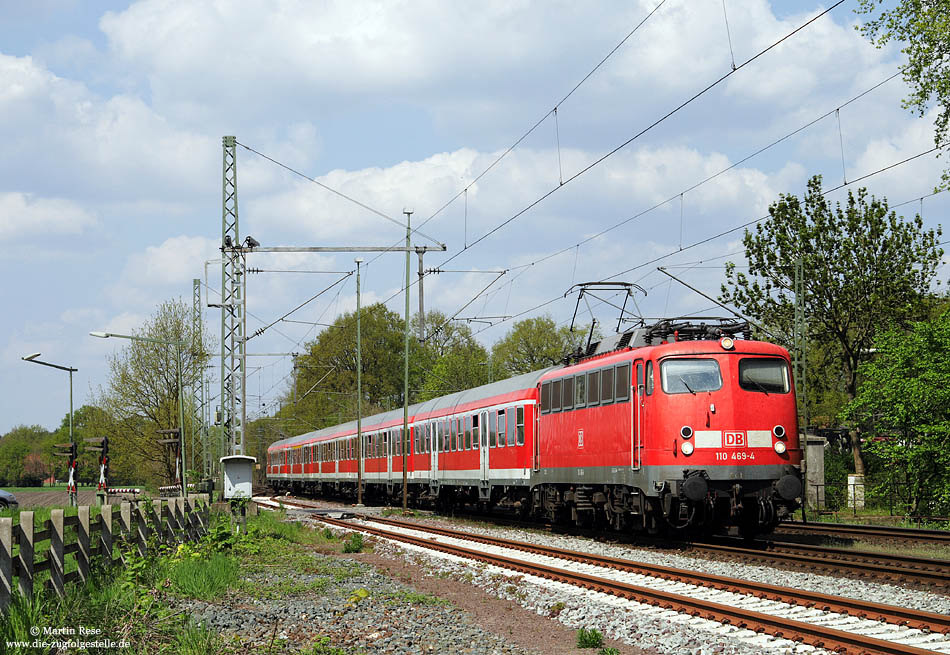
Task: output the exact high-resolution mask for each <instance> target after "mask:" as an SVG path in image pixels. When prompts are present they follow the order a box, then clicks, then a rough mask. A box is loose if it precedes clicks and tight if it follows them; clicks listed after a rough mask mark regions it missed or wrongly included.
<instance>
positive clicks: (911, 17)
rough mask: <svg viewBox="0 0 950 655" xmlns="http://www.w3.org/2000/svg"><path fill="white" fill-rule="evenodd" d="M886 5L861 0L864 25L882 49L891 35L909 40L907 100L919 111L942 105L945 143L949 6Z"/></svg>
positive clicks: (939, 125) (939, 127)
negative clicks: (865, 19) (883, 6)
mask: <svg viewBox="0 0 950 655" xmlns="http://www.w3.org/2000/svg"><path fill="white" fill-rule="evenodd" d="M882 4H883V0H860V2H859V4H858V8H857V9H856V10H855V11H856V12H857V13H859V14H864V15H866V16H869V20H867V22H865V23H864V24H863V25H861V26H859V29H860V30H861V33H862V34H863V35H864V36H865V37H867V38H868V39H869V40H870V41H871V42H872V43H873V44H875V45H876V46H877V47H878V48H880V47H883V46H884V45H885V44H886V43H888V42H889V41H891V40H892V39H895V40H898V41H902V42H904V43H906V45H905V46H904V47H903V48H902V49H901V52H903V53H904V54H905V55H907V62H906V63H905V64H903V65H902V66H901V72H902V73H903V74H904V82H906V83H907V85H908V86H910V88H911V93H910V95H909V96H908V97H907V98H905V99H904V101H903V105H904V107H905V108H906V109H910V110H911V111H913V112H914V113H916V114H917V115H918V116H923V115H924V114H925V113H926V112H927V110H928V109H929V107H930V106H931V105H936V106H937V107H939V113H938V114H937V118H936V121H935V124H934V144H935V145H936V146H938V147H941V146H944V145H946V143H947V124H948V118H950V116H948V113H947V112H948V107H950V6H948V5H947V3H946V2H923V1H922V0H899V1H898V2H897V3H896V4H894V5H893V7H892V8H890V9H883V8H882V7H881V5H882ZM948 183H950V171H944V173H943V186H944V188H946V186H947V184H948Z"/></svg>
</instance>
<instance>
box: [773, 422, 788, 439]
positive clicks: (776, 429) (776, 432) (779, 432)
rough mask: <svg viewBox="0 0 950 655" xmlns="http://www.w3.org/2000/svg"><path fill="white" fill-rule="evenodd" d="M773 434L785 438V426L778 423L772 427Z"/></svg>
mask: <svg viewBox="0 0 950 655" xmlns="http://www.w3.org/2000/svg"><path fill="white" fill-rule="evenodd" d="M772 434H774V435H775V436H776V437H778V438H779V439H784V438H785V428H784V427H782V426H781V425H776V426H775V427H774V428H772Z"/></svg>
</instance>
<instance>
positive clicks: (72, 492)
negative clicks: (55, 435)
mask: <svg viewBox="0 0 950 655" xmlns="http://www.w3.org/2000/svg"><path fill="white" fill-rule="evenodd" d="M41 354H42V353H33V354H32V355H27V356H26V357H21V358H20V359H22V360H23V361H24V362H33V363H34V364H42V365H43V366H49V367H50V368H58V369H59V370H61V371H68V372H69V452H72V451H73V446H74V445H75V443H76V442H75V441H74V440H73V373H75V372H76V371H78V370H79V369H78V368H72V367H71V366H60V365H59V364H50V363H49V362H42V361H40V360H38V359H37V357H39V356H40V355H41ZM66 493H67V494H69V504H70V506H72V507H75V506H76V505H77V504H78V499H77V498H76V480H75V478H74V477H73V467H70V468H69V481H68V482H67V483H66Z"/></svg>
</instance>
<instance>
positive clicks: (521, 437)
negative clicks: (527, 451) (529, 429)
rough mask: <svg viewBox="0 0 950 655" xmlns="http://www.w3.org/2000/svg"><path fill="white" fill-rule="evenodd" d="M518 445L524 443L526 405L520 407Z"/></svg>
mask: <svg viewBox="0 0 950 655" xmlns="http://www.w3.org/2000/svg"><path fill="white" fill-rule="evenodd" d="M518 445H519V446H523V445H524V407H519V408H518Z"/></svg>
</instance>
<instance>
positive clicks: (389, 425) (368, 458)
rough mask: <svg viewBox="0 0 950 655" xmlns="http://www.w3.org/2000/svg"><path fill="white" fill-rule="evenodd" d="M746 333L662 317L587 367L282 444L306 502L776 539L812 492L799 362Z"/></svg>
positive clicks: (290, 476) (576, 363) (275, 462)
mask: <svg viewBox="0 0 950 655" xmlns="http://www.w3.org/2000/svg"><path fill="white" fill-rule="evenodd" d="M747 330H748V328H747V326H745V325H744V324H739V323H735V322H727V321H721V320H720V321H718V322H716V323H711V324H705V323H704V324H700V325H693V324H689V323H686V322H681V323H675V322H671V321H664V322H661V323H658V324H656V325H653V326H650V327H644V328H638V329H635V330H632V331H629V332H625V333H623V334H619V335H616V336H615V337H612V338H610V339H605V340H603V341H601V342H598V343H594V344H591V345H590V346H589V347H588V348H587V350H586V351H585V352H583V353H575V355H574V356H573V358H572V360H571V361H573V363H565V364H564V365H562V366H558V367H553V368H549V369H545V370H542V371H535V372H532V373H527V374H524V375H520V376H517V377H514V378H509V379H507V380H502V381H500V382H495V383H493V384H488V385H484V386H481V387H477V388H475V389H469V390H466V391H462V392H459V393H454V394H450V395H448V396H442V397H440V398H435V399H433V400H429V401H426V402H424V403H418V404H416V405H413V406H412V407H410V410H409V417H410V418H409V423H410V436H409V439H406V440H404V439H403V438H402V419H403V417H402V411H401V410H397V411H392V412H386V413H383V414H378V415H375V416H370V417H367V418H365V419H364V420H363V424H362V439H363V441H362V457H361V458H360V457H358V453H359V448H358V447H357V446H358V444H357V441H356V439H357V435H356V432H357V426H356V422H355V421H351V422H349V423H345V424H343V425H339V426H334V427H332V428H325V429H323V430H318V431H316V432H310V433H307V434H303V435H300V436H298V437H293V438H290V439H284V440H282V441H278V442H276V443H274V444H273V445H271V447H270V448H269V449H268V466H267V477H268V479H269V480H270V481H271V483H272V484H273V485H274V486H276V487H278V488H281V487H284V488H291V489H293V490H295V491H311V492H317V493H325V492H332V493H339V494H344V495H355V489H356V480H357V465H358V460H359V459H361V460H362V479H363V484H364V488H365V490H366V491H367V493H369V494H374V493H375V494H378V495H380V496H383V495H385V496H389V497H392V498H395V497H398V496H399V495H400V494H401V487H402V477H403V475H402V461H403V456H402V446H403V443H406V444H408V452H407V453H406V462H407V479H408V481H409V492H410V494H411V497H412V499H413V502H425V501H432V502H435V503H437V504H439V505H441V506H450V505H452V504H459V503H466V502H470V503H481V504H483V505H486V506H491V505H500V506H508V507H511V508H514V509H516V510H517V511H519V512H520V513H521V514H522V515H523V516H534V517H537V518H546V519H547V520H551V521H572V522H576V523H577V524H579V525H609V526H611V527H612V528H613V529H616V530H626V529H633V530H646V531H649V532H659V531H694V530H695V531H699V530H703V531H708V532H712V531H717V530H723V529H730V530H732V529H734V530H738V531H740V532H742V533H743V534H754V533H757V532H767V531H770V530H771V529H772V528H773V527H774V526H775V524H776V523H777V522H778V521H779V520H781V519H782V518H783V517H786V516H788V515H790V514H791V512H792V511H793V510H794V509H795V507H796V506H797V505H798V499H799V497H800V496H801V493H802V483H801V468H800V467H801V458H802V451H801V448H800V446H799V440H798V427H797V421H796V408H795V395H794V388H793V383H792V375H791V367H790V362H789V358H788V352H787V351H786V350H785V349H783V348H781V347H779V346H775V345H773V344H769V343H765V342H760V341H753V340H751V339H748V338H737V337H738V336H739V335H740V334H743V336H745V337H748V336H749V335H748V331H747Z"/></svg>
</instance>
